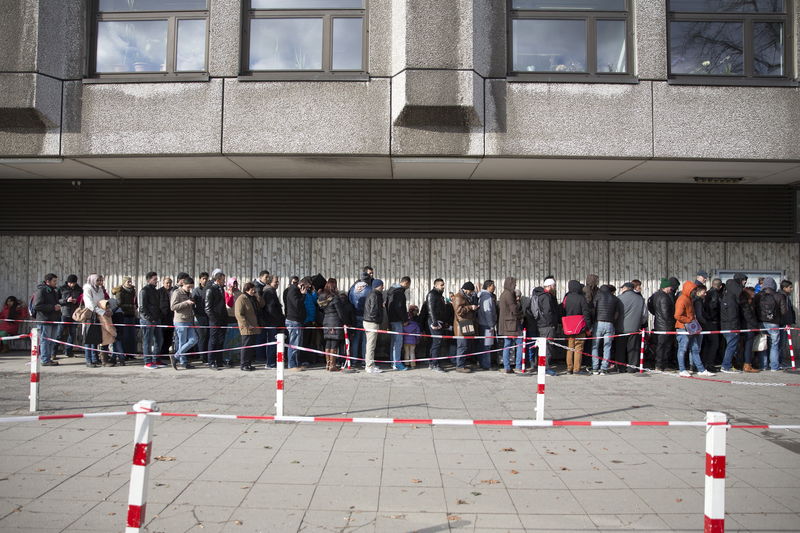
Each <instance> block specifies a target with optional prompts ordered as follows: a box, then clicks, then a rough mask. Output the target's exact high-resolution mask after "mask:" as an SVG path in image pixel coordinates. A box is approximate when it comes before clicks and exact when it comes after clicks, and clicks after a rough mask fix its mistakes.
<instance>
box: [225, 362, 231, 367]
mask: <svg viewBox="0 0 800 533" xmlns="http://www.w3.org/2000/svg"><path fill="white" fill-rule="evenodd" d="M225 368H233V363H232V362H230V361H225Z"/></svg>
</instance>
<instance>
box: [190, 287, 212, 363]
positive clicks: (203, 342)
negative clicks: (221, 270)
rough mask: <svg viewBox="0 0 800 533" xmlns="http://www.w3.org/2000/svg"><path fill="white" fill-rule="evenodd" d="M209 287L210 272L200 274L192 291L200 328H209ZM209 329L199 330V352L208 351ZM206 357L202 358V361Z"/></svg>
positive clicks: (195, 318)
mask: <svg viewBox="0 0 800 533" xmlns="http://www.w3.org/2000/svg"><path fill="white" fill-rule="evenodd" d="M207 286H208V272H200V275H199V276H198V283H197V285H196V286H195V288H194V289H192V301H193V302H194V307H193V309H194V320H195V323H196V324H197V325H198V326H208V315H207V314H206V287H207ZM208 339H209V336H208V328H207V327H199V328H197V348H196V349H197V351H198V352H207V351H208ZM205 358H206V357H205V356H204V355H201V356H200V360H201V361H202V360H203V359H205Z"/></svg>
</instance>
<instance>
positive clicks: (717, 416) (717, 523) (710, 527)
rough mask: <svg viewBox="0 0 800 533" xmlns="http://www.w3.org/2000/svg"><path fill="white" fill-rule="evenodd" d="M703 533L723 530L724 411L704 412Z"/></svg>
mask: <svg viewBox="0 0 800 533" xmlns="http://www.w3.org/2000/svg"><path fill="white" fill-rule="evenodd" d="M706 423H707V426H706V485H705V520H704V526H703V531H704V532H705V533H723V532H724V531H725V436H726V435H725V434H726V432H727V431H728V426H727V424H728V417H727V416H726V415H725V413H716V412H708V413H706Z"/></svg>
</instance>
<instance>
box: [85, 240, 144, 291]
mask: <svg viewBox="0 0 800 533" xmlns="http://www.w3.org/2000/svg"><path fill="white" fill-rule="evenodd" d="M138 252H139V238H138V237H110V236H107V237H98V236H87V237H84V238H83V268H82V269H81V272H75V274H77V275H78V278H79V280H80V282H81V284H83V283H85V282H86V277H87V276H88V275H89V274H93V273H96V274H101V275H102V276H103V277H104V278H105V286H106V290H108V293H109V294H111V289H112V288H114V287H117V286H118V285H120V284H121V283H122V278H123V277H124V276H131V277H132V278H133V282H134V283H136V276H137V275H140V274H145V272H138V271H137V261H136V255H137V254H138ZM136 287H137V289H138V288H140V287H141V286H140V285H137V286H136Z"/></svg>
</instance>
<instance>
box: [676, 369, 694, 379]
mask: <svg viewBox="0 0 800 533" xmlns="http://www.w3.org/2000/svg"><path fill="white" fill-rule="evenodd" d="M678 375H679V376H680V377H682V378H689V377H692V373H691V372H689V371H688V370H684V371H682V372H680V373H679V374H678Z"/></svg>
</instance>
